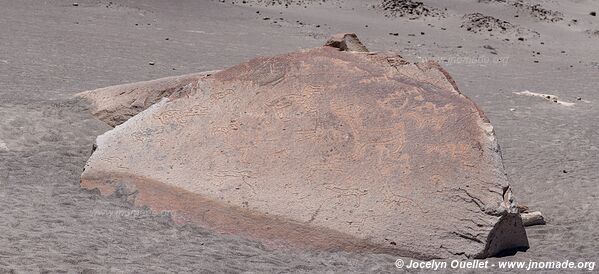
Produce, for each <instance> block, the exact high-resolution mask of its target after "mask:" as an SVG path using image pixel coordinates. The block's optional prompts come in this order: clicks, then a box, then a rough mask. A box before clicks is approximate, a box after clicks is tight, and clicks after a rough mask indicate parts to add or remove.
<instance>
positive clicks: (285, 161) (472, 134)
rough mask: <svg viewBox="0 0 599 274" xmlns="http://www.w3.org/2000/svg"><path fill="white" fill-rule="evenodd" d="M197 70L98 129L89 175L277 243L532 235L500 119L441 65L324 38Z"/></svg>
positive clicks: (225, 228)
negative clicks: (321, 43)
mask: <svg viewBox="0 0 599 274" xmlns="http://www.w3.org/2000/svg"><path fill="white" fill-rule="evenodd" d="M194 79H199V80H197V81H196V80H194V81H195V82H194V84H193V85H192V86H189V88H186V89H184V90H182V91H181V92H177V93H172V94H171V95H170V96H168V98H164V99H162V100H160V101H159V102H158V103H156V104H154V105H152V106H151V107H149V108H147V109H146V110H144V111H143V112H140V113H139V114H138V115H136V116H134V117H133V118H131V119H129V120H128V121H126V122H125V123H123V124H121V125H119V126H117V127H115V128H114V129H113V130H111V131H109V132H107V133H105V134H103V135H101V136H99V137H98V138H97V149H96V150H95V152H94V153H93V155H92V157H91V158H90V159H89V161H88V163H87V165H86V168H85V171H84V172H83V174H82V178H81V186H82V187H84V188H88V189H96V188H97V189H99V190H100V191H101V193H102V194H103V195H116V196H123V195H125V196H127V198H128V200H130V201H134V203H135V204H136V205H138V206H148V207H150V208H151V209H152V210H154V211H157V212H161V211H170V212H172V214H173V218H174V220H175V221H176V222H178V223H194V224H197V225H200V226H204V227H209V228H211V229H214V230H215V231H218V232H222V233H234V234H238V235H241V236H242V237H246V238H250V239H255V240H258V241H261V242H262V243H264V244H266V245H268V246H272V247H283V246H284V247H294V248H318V249H326V250H348V251H369V252H379V253H389V254H394V255H401V256H408V257H415V258H421V259H429V258H448V257H456V256H462V255H465V256H467V257H476V258H482V257H488V256H493V255H497V254H498V253H500V252H502V251H505V250H509V249H522V248H527V247H528V240H527V236H526V232H525V230H524V227H523V224H522V219H521V218H520V215H519V213H518V210H517V208H516V206H515V202H514V201H513V198H512V196H511V189H510V187H509V181H508V179H507V177H506V176H505V172H504V170H503V165H502V160H501V154H500V151H499V147H498V145H497V143H496V140H495V136H494V132H493V128H492V126H491V124H490V123H489V121H488V120H487V119H486V118H485V116H484V114H483V113H482V112H481V111H480V110H479V109H478V108H477V107H476V105H475V104H474V103H473V102H472V101H470V100H469V99H468V98H466V97H465V96H463V95H462V94H460V92H459V90H458V88H457V87H456V85H455V82H454V81H453V80H452V79H451V78H450V76H449V75H448V74H447V72H446V71H444V70H443V69H442V68H441V67H440V66H439V65H438V64H436V63H432V62H429V63H422V64H410V63H408V62H406V61H405V60H403V59H402V58H401V57H400V56H399V55H396V54H381V53H379V54H373V53H362V52H347V51H339V50H338V49H336V48H333V47H326V46H325V47H321V48H316V49H312V50H304V51H300V52H296V53H290V54H286V55H281V56H275V57H263V58H257V59H254V60H251V61H249V62H246V63H242V64H240V65H237V66H234V67H232V68H229V69H226V70H223V71H220V72H218V73H215V74H213V75H211V76H205V77H204V76H203V77H200V78H194ZM142 86H145V87H148V89H149V90H160V89H162V88H156V89H155V88H152V85H151V84H149V83H145V84H143V85H142ZM104 92H106V90H104V91H103V90H96V91H92V92H89V93H88V95H87V98H90V99H91V100H94V99H95V98H105V97H104V96H103V95H101V94H102V93H104ZM130 94H131V93H130ZM136 94H137V95H142V97H145V96H146V95H145V93H136ZM137 95H133V94H132V96H133V97H135V96H137ZM158 97H160V96H152V98H158ZM130 101H131V100H128V101H127V104H128V103H129V102H130ZM135 101H137V100H133V102H135ZM102 104H107V103H102ZM102 104H100V103H98V102H96V105H102ZM127 104H123V103H118V104H117V105H118V106H117V107H113V108H112V109H119V111H117V113H127V115H129V113H133V112H126V111H125V110H123V109H122V108H121V106H126V105H127ZM107 105H111V104H107ZM133 105H135V104H133ZM142 105H143V106H144V107H145V106H147V104H146V103H144V104H142ZM125 109H126V108H125ZM138 109H140V108H136V111H137V110H138ZM101 113H102V112H101V111H100V112H96V115H99V114H101ZM100 117H103V116H100ZM108 120H109V121H115V119H108ZM115 124H116V123H115Z"/></svg>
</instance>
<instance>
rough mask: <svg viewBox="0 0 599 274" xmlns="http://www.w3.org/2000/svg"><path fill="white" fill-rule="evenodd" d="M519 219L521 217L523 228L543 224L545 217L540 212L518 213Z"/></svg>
mask: <svg viewBox="0 0 599 274" xmlns="http://www.w3.org/2000/svg"><path fill="white" fill-rule="evenodd" d="M520 217H522V224H523V225H524V226H533V225H544V224H545V217H543V214H542V213H541V212H540V211H533V212H528V213H520Z"/></svg>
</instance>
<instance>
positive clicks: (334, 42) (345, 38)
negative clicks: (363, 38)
mask: <svg viewBox="0 0 599 274" xmlns="http://www.w3.org/2000/svg"><path fill="white" fill-rule="evenodd" d="M325 46H329V47H334V48H338V49H339V50H342V51H356V52H368V49H367V48H366V47H365V46H364V45H363V44H362V42H360V39H358V36H357V35H356V34H355V33H340V34H335V35H333V37H331V38H330V39H329V40H328V41H327V42H326V43H325Z"/></svg>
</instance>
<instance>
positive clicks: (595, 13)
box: [589, 11, 597, 16]
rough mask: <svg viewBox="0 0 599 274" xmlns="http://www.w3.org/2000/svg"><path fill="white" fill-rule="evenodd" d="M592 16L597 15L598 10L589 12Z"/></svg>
mask: <svg viewBox="0 0 599 274" xmlns="http://www.w3.org/2000/svg"><path fill="white" fill-rule="evenodd" d="M589 14H590V15H591V16H597V12H596V11H591V13H589Z"/></svg>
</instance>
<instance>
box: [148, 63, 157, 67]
mask: <svg viewBox="0 0 599 274" xmlns="http://www.w3.org/2000/svg"><path fill="white" fill-rule="evenodd" d="M155 64H156V63H154V62H149V63H148V65H150V66H153V65H155Z"/></svg>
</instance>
